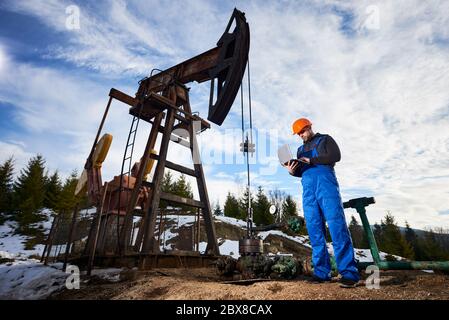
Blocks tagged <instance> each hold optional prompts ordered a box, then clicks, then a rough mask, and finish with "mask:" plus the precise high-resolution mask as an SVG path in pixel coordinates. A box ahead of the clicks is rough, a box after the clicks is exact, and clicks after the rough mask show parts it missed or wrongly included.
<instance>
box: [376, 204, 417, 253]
mask: <svg viewBox="0 0 449 320" xmlns="http://www.w3.org/2000/svg"><path fill="white" fill-rule="evenodd" d="M381 229H382V236H381V238H382V242H381V243H380V245H379V248H380V250H382V251H384V252H386V253H389V254H395V255H399V256H402V257H404V258H408V259H414V252H413V248H412V246H411V245H410V243H408V242H407V240H406V239H405V237H404V236H403V235H402V234H401V231H400V230H399V227H398V226H397V224H396V222H395V220H394V217H393V215H392V214H391V212H387V214H386V216H385V220H381Z"/></svg>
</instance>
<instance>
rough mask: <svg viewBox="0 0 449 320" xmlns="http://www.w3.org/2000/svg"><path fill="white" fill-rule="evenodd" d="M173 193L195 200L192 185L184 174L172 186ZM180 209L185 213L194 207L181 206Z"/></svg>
mask: <svg viewBox="0 0 449 320" xmlns="http://www.w3.org/2000/svg"><path fill="white" fill-rule="evenodd" d="M171 192H172V193H173V194H175V195H178V196H180V197H183V198H189V199H193V192H192V187H191V186H190V183H189V182H188V181H187V180H186V176H185V175H184V174H181V175H180V176H179V178H178V180H176V182H175V183H173V184H172V191H171ZM179 207H180V208H181V209H182V210H183V211H190V210H192V207H190V206H186V205H179Z"/></svg>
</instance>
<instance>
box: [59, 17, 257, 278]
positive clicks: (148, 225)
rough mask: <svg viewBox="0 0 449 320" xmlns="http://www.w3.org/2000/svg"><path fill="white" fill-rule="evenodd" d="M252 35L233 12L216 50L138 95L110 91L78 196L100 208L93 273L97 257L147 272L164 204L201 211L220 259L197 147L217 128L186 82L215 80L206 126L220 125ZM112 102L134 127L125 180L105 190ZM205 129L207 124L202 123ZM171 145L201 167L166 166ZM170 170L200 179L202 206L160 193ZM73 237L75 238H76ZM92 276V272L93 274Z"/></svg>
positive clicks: (156, 79)
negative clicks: (182, 133) (134, 261)
mask: <svg viewBox="0 0 449 320" xmlns="http://www.w3.org/2000/svg"><path fill="white" fill-rule="evenodd" d="M231 27H232V28H231ZM249 37H250V36H249V26H248V23H247V22H246V18H245V14H244V13H243V12H241V11H239V10H237V9H234V11H233V13H232V16H231V18H230V20H229V23H228V25H227V27H226V30H225V32H224V34H223V35H222V36H221V38H220V39H219V40H218V42H217V45H216V47H214V48H212V49H210V50H208V51H205V52H203V53H201V54H199V55H197V56H195V57H193V58H190V59H188V60H186V61H184V62H181V63H179V64H177V65H175V66H173V67H171V68H168V69H166V70H164V71H160V70H158V71H159V73H157V74H155V75H153V74H151V75H150V76H149V77H146V78H144V79H142V80H141V81H140V82H139V89H138V91H137V93H136V95H135V97H132V96H129V95H127V94H125V93H123V92H120V91H119V90H116V89H114V88H112V89H111V90H110V92H109V102H108V104H107V107H106V109H105V112H104V115H103V118H102V120H101V123H100V126H99V128H98V132H97V135H96V137H95V140H94V143H93V146H92V149H91V151H90V154H89V156H88V158H87V161H86V164H85V166H84V171H83V173H82V175H81V178H80V180H79V183H78V186H77V190H76V193H77V194H86V193H87V197H88V202H89V206H90V207H93V206H95V207H96V209H97V210H96V215H95V218H94V221H93V223H92V225H91V228H90V231H89V236H88V239H87V244H86V247H85V249H84V257H85V258H87V257H88V260H89V266H90V267H91V266H92V264H93V261H94V256H95V255H96V256H97V257H100V256H105V257H106V256H108V255H109V256H115V257H124V256H132V255H134V256H139V257H140V260H139V261H140V266H143V265H144V264H145V263H146V262H145V259H146V258H145V257H148V256H151V255H158V254H159V253H160V252H159V251H160V249H159V244H158V242H159V240H158V239H156V236H155V230H156V220H157V216H158V212H159V211H160V210H159V203H160V200H161V199H162V200H165V201H168V202H172V203H177V204H183V205H188V206H191V207H195V208H197V209H199V210H200V212H201V214H202V217H203V219H204V223H205V229H206V235H207V247H206V252H205V253H206V255H219V250H218V244H217V240H216V234H215V227H214V224H213V220H212V213H211V208H210V203H209V198H208V193H207V188H206V181H205V178H204V173H203V168H202V164H201V161H200V160H199V161H198V159H199V150H198V146H197V144H196V135H197V134H199V133H200V132H202V131H204V130H206V129H208V128H210V124H209V122H208V121H206V120H204V119H202V118H200V117H199V116H198V115H195V114H193V113H192V110H191V108H190V103H189V88H187V87H186V84H188V83H190V82H193V81H196V82H198V83H201V82H204V81H209V80H210V81H211V86H210V101H209V112H208V117H207V120H209V121H211V122H213V123H215V124H217V125H221V124H222V123H223V121H224V120H225V118H226V116H227V114H228V112H229V110H230V108H231V106H232V104H233V102H234V99H235V97H236V95H237V92H238V90H239V87H240V85H241V82H242V78H243V75H244V73H245V69H246V65H247V62H248V53H249ZM153 71H155V70H153ZM152 73H153V72H152ZM112 99H116V100H119V101H121V102H123V103H125V104H127V105H129V106H130V108H129V113H130V115H132V116H133V121H132V125H131V129H130V131H129V136H128V142H127V146H126V150H125V155H124V157H123V162H122V170H121V174H120V176H116V177H115V178H114V179H113V180H112V181H109V182H106V183H104V184H103V181H102V177H101V165H102V162H103V161H104V159H105V157H106V154H107V151H108V149H109V146H110V144H111V141H112V136H111V135H109V134H105V135H103V137H102V138H101V139H99V137H100V135H101V131H102V128H103V124H104V122H105V119H106V117H107V114H108V111H109V107H110V105H111V101H112ZM140 120H143V121H146V122H148V123H150V124H151V125H152V127H151V131H150V134H149V136H148V140H147V144H146V147H145V150H144V152H143V155H142V157H141V158H140V161H139V162H137V163H136V164H135V165H134V166H133V167H131V163H132V158H131V156H132V151H133V149H134V139H135V132H136V131H137V127H138V123H139V121H140ZM163 120H164V124H163V125H162V121H163ZM198 123H200V124H201V125H197V124H198ZM194 124H195V125H194ZM176 129H184V130H187V132H188V133H189V135H188V136H189V139H188V140H185V139H181V138H180V137H179V136H176V134H175V133H176V132H178V131H177V130H176ZM175 130H176V131H175ZM158 133H161V134H162V140H161V144H160V149H159V150H158V151H156V150H155V149H154V148H155V143H156V139H157V136H158ZM170 141H171V142H179V143H181V144H183V145H184V146H187V147H189V148H190V152H191V154H192V158H193V159H194V169H190V168H187V167H184V166H181V165H178V164H175V163H173V162H170V161H167V160H166V158H167V150H168V145H169V142H170ZM195 160H196V161H195ZM155 162H156V167H155V170H154V175H153V178H152V181H151V182H148V181H146V176H147V175H148V173H149V172H150V171H151V169H152V167H153V165H154V163H155ZM165 168H169V169H172V170H176V171H178V172H181V173H184V174H187V175H190V176H193V177H195V178H196V182H197V185H198V191H199V196H200V200H199V201H198V200H193V199H187V198H183V197H180V196H177V195H173V194H170V193H166V192H163V191H161V182H162V179H163V175H164V169H165ZM76 214H77V208H75V210H74V216H73V220H72V227H71V228H72V229H73V226H74V221H75V220H76ZM135 216H140V217H142V218H141V223H140V226H139V228H138V232H137V235H136V234H134V229H133V221H134V220H133V219H134V217H135ZM72 231H73V230H72ZM72 231H71V232H70V234H72V233H73V232H72ZM132 233H133V234H132ZM71 237H72V236H69V239H68V245H67V247H66V250H67V252H66V257H67V254H68V252H69V250H70V249H69V247H70V246H71V244H72V239H70V238H71ZM142 257H143V258H142ZM66 259H67V258H66ZM147 264H148V263H147ZM88 270H89V271H90V268H88Z"/></svg>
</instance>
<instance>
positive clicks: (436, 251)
mask: <svg viewBox="0 0 449 320" xmlns="http://www.w3.org/2000/svg"><path fill="white" fill-rule="evenodd" d="M421 246H422V248H423V250H422V251H423V258H424V259H423V260H437V261H443V260H448V259H449V254H448V253H447V252H445V250H444V249H443V248H442V247H441V245H440V244H439V243H438V240H437V239H436V234H435V232H434V231H433V230H432V229H429V230H427V232H426V234H425V236H424V239H423V240H422V241H421Z"/></svg>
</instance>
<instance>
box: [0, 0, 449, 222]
mask: <svg viewBox="0 0 449 320" xmlns="http://www.w3.org/2000/svg"><path fill="white" fill-rule="evenodd" d="M234 7H237V8H239V9H240V10H242V11H244V12H245V13H246V17H247V20H248V22H249V25H250V29H251V49H250V69H251V93H252V106H253V127H254V129H255V132H254V138H255V143H256V150H257V152H256V154H255V155H254V156H253V157H252V158H251V169H252V171H251V175H252V176H251V177H252V185H253V186H254V187H256V186H258V185H261V186H263V188H264V189H265V190H272V189H276V188H277V189H280V190H283V191H285V192H287V193H290V194H291V195H293V196H294V197H295V199H296V200H297V201H298V202H299V204H300V206H301V198H300V194H301V191H302V190H301V184H300V180H299V179H297V178H293V177H290V176H289V175H288V174H287V173H286V171H285V170H283V169H282V168H281V167H280V166H279V164H278V162H277V153H276V150H277V148H278V146H280V145H283V144H288V145H290V147H291V149H292V150H293V151H294V150H296V148H297V147H298V146H299V144H300V141H299V139H298V138H297V137H293V136H292V135H291V134H290V128H291V123H292V122H293V121H294V120H295V119H296V118H298V117H302V116H305V117H309V118H310V119H311V120H312V122H313V123H314V129H315V131H318V132H320V133H328V134H330V135H332V136H333V137H334V139H335V140H336V141H337V143H338V144H339V146H340V149H341V152H342V160H341V162H340V163H338V164H337V166H336V172H337V176H338V179H339V182H340V186H341V192H342V197H343V200H348V199H351V198H354V197H361V196H374V197H375V198H376V202H377V203H376V204H375V205H372V206H370V207H369V209H368V215H369V218H370V221H371V222H372V223H374V222H379V221H380V219H381V218H382V217H383V216H384V215H385V213H386V211H387V210H390V211H391V212H392V213H393V214H394V215H395V217H396V219H397V221H398V222H399V224H400V225H404V223H405V221H408V222H409V223H410V224H411V225H412V226H413V227H416V228H426V227H439V226H440V227H445V228H448V227H449V202H448V199H449V130H448V129H449V90H448V88H449V29H448V28H447V26H448V25H449V16H448V15H447V12H449V2H448V1H427V2H424V1H411V0H409V1H399V0H395V1H353V2H352V3H351V2H348V1H341V2H340V1H263V2H262V1H206V0H204V1H201V0H198V1H193V0H192V1H190V0H189V1H185V0H183V1H173V0H172V1H126V2H125V1H92V2H85V1H82V2H79V1H52V0H48V1H36V0H33V1H8V0H6V1H2V2H1V3H0V161H2V162H3V161H4V160H5V159H6V158H8V157H9V156H11V155H13V156H14V158H15V159H16V169H17V171H19V169H20V168H22V167H23V166H24V165H25V164H26V162H27V161H28V159H29V158H30V157H31V156H33V155H35V154H37V153H40V154H42V155H43V156H44V157H45V159H46V161H47V166H48V167H49V169H50V171H54V170H59V172H60V173H61V174H62V175H63V176H67V175H68V174H69V173H70V172H71V171H72V170H74V169H78V170H80V169H81V168H82V167H83V164H84V161H85V158H86V157H87V155H88V152H89V150H90V147H91V143H92V141H93V139H94V137H95V133H96V130H97V128H98V124H99V121H100V119H101V116H102V112H103V110H104V108H105V106H106V103H107V99H108V92H109V89H110V88H111V87H115V88H117V89H119V90H121V91H124V92H126V93H128V94H130V95H134V94H135V92H136V91H137V87H138V81H139V80H140V79H141V78H143V77H144V76H147V75H148V74H149V72H150V71H151V69H152V68H159V69H165V68H168V67H170V66H172V65H174V64H177V63H179V62H181V61H183V60H185V59H188V58H190V57H192V56H194V55H197V54H199V53H201V52H203V51H205V50H208V49H210V48H213V47H214V46H215V45H216V42H217V40H218V39H219V37H220V36H221V34H222V33H223V31H224V29H225V26H226V24H227V22H228V19H229V17H230V15H231V13H232V10H233V8H234ZM77 13H79V20H78V19H77ZM78 21H79V24H78V23H77V22H78ZM189 86H190V87H191V90H190V94H191V98H190V99H191V103H192V109H193V110H194V111H198V112H200V115H201V116H202V117H204V118H206V117H207V108H208V94H209V86H208V84H207V83H206V84H196V83H191V84H189ZM244 86H245V87H244V88H245V89H244V95H245V102H244V103H245V106H247V104H248V101H247V92H248V90H247V81H246V80H245V82H244ZM238 97H239V96H238ZM247 119H248V114H247V111H245V124H246V126H248V121H247ZM131 120H132V118H131V117H130V116H129V115H128V110H127V107H126V106H125V105H123V104H121V103H118V102H115V103H113V105H112V108H111V113H110V116H109V118H108V120H107V123H106V126H105V132H109V133H111V134H113V135H114V142H113V144H112V147H111V150H110V152H109V155H108V158H107V160H106V162H105V164H104V171H103V172H104V176H105V179H109V178H111V177H112V176H113V175H116V174H118V173H119V171H120V166H121V159H122V157H123V150H124V146H125V143H126V137H127V132H128V130H129V126H130V124H131ZM240 126H241V111H240V99H237V100H236V102H235V105H234V107H233V108H232V109H231V112H230V114H229V115H228V117H227V119H226V120H225V122H224V123H223V125H222V126H221V127H219V126H216V125H212V128H211V129H210V130H208V131H207V132H205V133H203V134H202V135H201V136H200V137H199V139H200V146H201V153H202V159H203V162H204V169H205V174H206V180H207V186H208V189H209V193H210V198H211V201H212V203H215V202H216V201H220V204H223V202H224V199H225V196H226V193H227V192H228V191H231V192H233V193H239V192H241V191H242V190H243V188H244V185H245V181H246V166H245V164H244V160H243V157H242V156H241V154H240V153H239V143H240V142H241V132H240ZM140 128H141V129H140V130H139V133H138V137H137V141H138V146H140V147H141V149H138V150H139V151H138V152H137V153H138V154H139V155H136V157H138V156H140V153H141V152H142V148H143V145H144V143H145V139H146V136H147V134H148V132H149V127H148V126H146V125H145V124H142V125H141V126H140ZM169 160H172V161H177V162H181V163H183V164H185V165H187V164H189V163H190V157H189V154H188V153H187V150H185V149H184V148H182V147H178V146H170V150H169ZM195 193H196V192H195ZM351 214H355V211H352V210H347V217H348V218H349V217H350V215H351Z"/></svg>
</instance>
